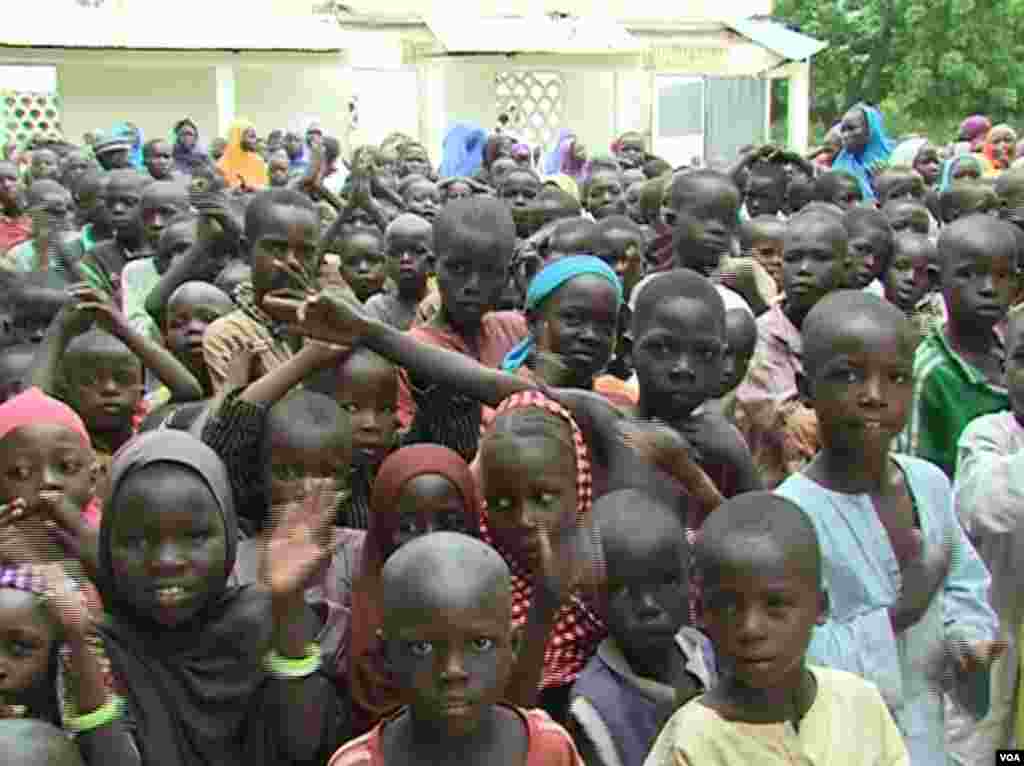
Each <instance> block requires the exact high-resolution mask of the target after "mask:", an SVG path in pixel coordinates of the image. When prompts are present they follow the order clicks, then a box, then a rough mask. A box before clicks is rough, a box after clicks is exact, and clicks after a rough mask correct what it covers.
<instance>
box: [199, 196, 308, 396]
mask: <svg viewBox="0 0 1024 766" xmlns="http://www.w3.org/2000/svg"><path fill="white" fill-rule="evenodd" d="M318 232H319V222H318V220H317V213H316V208H315V207H314V206H313V203H312V202H311V201H310V200H309V198H308V197H307V196H305V195H304V194H301V193H300V192H297V191H292V190H291V189H271V190H268V191H265V192H262V193H259V194H256V195H254V196H253V199H252V201H251V202H250V203H249V206H248V207H247V208H246V211H245V240H246V243H247V245H248V247H249V249H250V250H251V252H252V295H251V297H249V296H239V297H240V298H241V299H242V302H241V305H240V306H239V308H237V309H235V310H234V311H232V312H231V313H230V314H228V315H226V316H223V317H221V318H220V319H218V320H217V321H216V322H214V323H213V324H211V325H210V326H209V328H207V331H206V334H205V335H204V336H203V357H204V358H205V360H206V369H207V370H208V371H209V373H210V383H211V384H212V385H213V390H214V392H215V393H220V392H221V391H222V390H223V389H224V384H225V380H226V379H227V372H228V367H229V364H230V361H231V359H232V358H233V357H234V356H235V355H237V354H238V353H240V352H242V351H243V350H245V349H248V348H258V349H259V352H258V353H259V360H260V365H261V369H262V371H263V372H269V371H271V370H273V369H274V368H275V367H278V366H280V365H281V364H283V363H284V362H286V361H288V359H290V358H291V357H292V355H293V354H294V349H293V342H292V341H291V340H290V339H289V338H288V336H287V333H286V331H285V329H284V328H282V327H280V326H279V325H278V324H277V323H276V322H274V321H273V320H272V319H271V318H270V317H269V316H268V315H267V314H266V313H265V312H264V311H263V308H262V304H263V299H264V298H265V297H266V295H267V293H269V292H271V291H272V290H281V289H285V288H288V287H289V286H293V287H297V285H294V284H293V282H294V279H293V278H292V277H291V276H289V273H288V272H287V271H285V270H284V268H283V266H284V265H285V264H286V263H291V262H294V263H295V264H297V267H298V268H299V269H300V270H304V271H305V273H307V274H316V273H317V272H318V270H319V264H318V260H319V259H318V257H317V254H318V252H319V249H318ZM303 287H304V286H303ZM300 289H301V288H300ZM257 374H258V373H257Z"/></svg>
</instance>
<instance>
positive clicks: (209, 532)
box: [110, 464, 227, 627]
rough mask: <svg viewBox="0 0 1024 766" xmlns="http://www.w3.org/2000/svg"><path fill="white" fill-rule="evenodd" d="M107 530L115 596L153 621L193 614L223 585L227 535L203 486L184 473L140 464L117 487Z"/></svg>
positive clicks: (173, 621)
mask: <svg viewBox="0 0 1024 766" xmlns="http://www.w3.org/2000/svg"><path fill="white" fill-rule="evenodd" d="M115 502H116V503H117V504H118V506H119V507H120V508H119V510H120V511H121V512H120V513H119V514H118V517H117V522H116V524H114V528H113V530H112V532H111V543H110V546H111V560H112V562H113V572H114V576H115V578H116V582H117V589H118V591H119V593H120V595H121V596H122V597H123V598H125V599H126V600H127V601H128V602H129V603H131V604H132V605H133V606H134V608H135V609H136V610H137V611H138V612H139V613H141V614H142V615H143V616H146V617H148V618H150V619H152V620H153V621H155V622H156V623H158V624H160V625H164V626H166V627H175V626H177V625H180V624H182V623H184V622H186V621H187V620H189V619H190V618H192V617H193V616H195V615H196V614H197V613H198V612H199V611H200V610H201V609H202V608H203V607H204V606H205V605H206V604H207V602H208V601H209V599H210V598H211V597H212V596H213V595H215V594H216V593H218V592H219V591H220V590H222V589H223V587H224V581H225V578H226V572H225V568H226V558H225V557H226V555H227V538H226V532H225V529H224V521H223V519H222V517H221V514H220V512H219V510H218V508H217V501H216V499H215V498H214V496H213V493H212V492H211V491H210V488H209V487H208V486H207V485H206V484H205V483H204V482H203V480H202V479H201V478H200V477H199V476H198V474H196V473H194V472H193V471H192V470H190V469H187V468H184V467H182V466H177V465H167V464H164V465H160V464H155V465H153V466H147V467H145V468H140V469H138V470H137V471H136V472H135V473H133V474H131V475H130V476H129V477H128V478H127V479H125V481H124V482H123V484H122V485H121V487H120V489H119V491H118V493H117V497H116V501H115Z"/></svg>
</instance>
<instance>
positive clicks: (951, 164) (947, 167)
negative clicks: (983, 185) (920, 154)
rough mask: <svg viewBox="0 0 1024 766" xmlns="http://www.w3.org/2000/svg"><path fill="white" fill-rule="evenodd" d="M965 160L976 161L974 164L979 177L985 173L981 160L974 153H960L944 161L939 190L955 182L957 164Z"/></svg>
mask: <svg viewBox="0 0 1024 766" xmlns="http://www.w3.org/2000/svg"><path fill="white" fill-rule="evenodd" d="M964 162H971V163H974V166H975V167H976V168H978V178H981V176H982V175H983V174H984V172H985V169H984V168H983V167H982V165H981V160H979V159H978V158H977V157H976V156H975V155H973V154H959V155H957V156H956V157H953V158H951V159H948V160H946V161H945V162H943V163H942V176H941V177H940V178H939V192H940V193H942V192H944V191H946V189H948V188H949V187H950V185H951V184H952V183H953V171H954V170H956V167H957V165H961V164H963V163H964Z"/></svg>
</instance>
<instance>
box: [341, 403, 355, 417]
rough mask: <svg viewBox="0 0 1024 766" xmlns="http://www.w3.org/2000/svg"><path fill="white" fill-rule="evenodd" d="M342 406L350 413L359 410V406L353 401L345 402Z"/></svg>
mask: <svg viewBox="0 0 1024 766" xmlns="http://www.w3.org/2000/svg"><path fill="white" fill-rule="evenodd" d="M342 408H343V409H344V410H345V412H347V413H349V414H350V415H354V414H356V413H357V412H358V411H359V408H358V407H357V406H356V405H355V404H354V403H353V402H347V403H346V404H343V405H342Z"/></svg>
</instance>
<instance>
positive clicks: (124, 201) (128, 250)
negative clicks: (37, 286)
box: [75, 170, 152, 295]
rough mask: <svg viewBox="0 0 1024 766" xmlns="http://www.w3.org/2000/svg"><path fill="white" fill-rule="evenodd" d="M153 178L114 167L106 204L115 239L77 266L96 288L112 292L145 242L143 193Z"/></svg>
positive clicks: (101, 246)
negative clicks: (142, 207) (143, 235)
mask: <svg viewBox="0 0 1024 766" xmlns="http://www.w3.org/2000/svg"><path fill="white" fill-rule="evenodd" d="M150 183H152V181H151V180H150V179H148V178H146V177H145V176H143V175H140V174H139V173H137V172H135V171H134V170H115V171H113V172H112V173H110V174H109V175H108V177H107V190H106V196H105V198H104V201H103V203H104V205H105V206H106V209H107V212H108V214H109V216H110V225H111V227H112V228H113V229H114V239H112V240H109V241H107V242H101V243H99V244H98V245H96V247H95V248H93V250H92V252H89V253H86V254H85V255H84V256H82V259H81V260H80V261H78V263H77V264H76V265H75V270H76V272H77V273H78V276H79V278H80V279H81V280H82V281H84V282H87V283H88V284H89V285H90V286H92V287H93V288H95V289H97V290H102V291H103V292H106V293H107V294H110V295H113V294H115V293H116V292H117V285H118V282H119V281H120V278H121V272H122V271H123V270H124V266H125V264H126V263H128V261H130V260H132V259H133V258H134V257H135V251H137V250H139V249H140V248H141V247H142V245H143V238H142V216H141V209H140V208H141V204H142V192H143V190H144V189H145V187H146V186H147V185H148V184H150Z"/></svg>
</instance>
